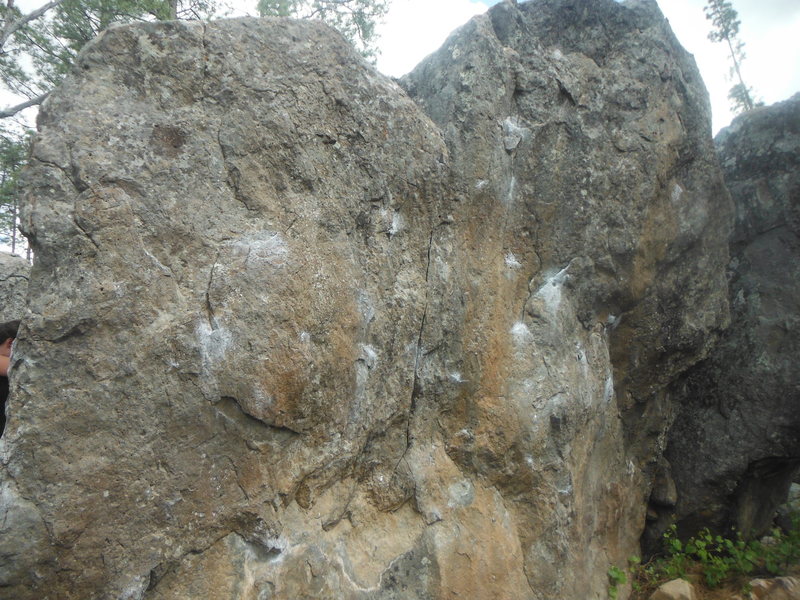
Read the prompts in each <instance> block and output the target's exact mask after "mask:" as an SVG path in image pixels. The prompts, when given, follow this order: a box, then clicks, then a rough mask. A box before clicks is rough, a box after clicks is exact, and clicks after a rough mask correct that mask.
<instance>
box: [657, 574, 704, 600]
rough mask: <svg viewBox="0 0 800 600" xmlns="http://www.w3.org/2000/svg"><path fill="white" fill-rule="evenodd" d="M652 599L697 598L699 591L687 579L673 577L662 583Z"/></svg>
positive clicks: (688, 599) (692, 599)
mask: <svg viewBox="0 0 800 600" xmlns="http://www.w3.org/2000/svg"><path fill="white" fill-rule="evenodd" d="M650 600H697V592H696V591H695V589H694V586H693V585H692V584H691V583H689V582H688V581H686V580H685V579H673V580H672V581H668V582H666V583H664V584H662V585H660V586H659V588H658V589H657V590H656V591H655V592H653V593H652V594H651V595H650Z"/></svg>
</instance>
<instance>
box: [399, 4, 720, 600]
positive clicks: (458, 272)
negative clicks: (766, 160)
mask: <svg viewBox="0 0 800 600" xmlns="http://www.w3.org/2000/svg"><path fill="white" fill-rule="evenodd" d="M402 83H403V85H404V87H405V88H406V89H407V90H408V91H409V94H410V95H411V96H412V97H413V98H414V99H415V100H417V101H418V102H419V103H420V105H421V106H422V107H423V108H424V109H425V110H426V112H427V113H428V114H429V115H430V116H431V118H432V119H433V120H434V121H435V122H436V123H437V125H439V127H440V128H441V130H442V132H443V133H444V136H445V139H446V141H447V144H448V148H449V149H450V161H451V165H452V172H453V175H452V179H453V181H454V186H455V189H456V190H457V193H458V198H460V205H459V207H458V213H454V214H456V216H457V217H458V218H455V219H454V220H453V223H451V224H449V225H448V227H447V228H446V229H442V230H437V232H436V235H435V237H434V242H435V246H434V248H435V250H436V252H435V253H434V257H438V256H442V258H441V259H440V260H439V262H441V263H443V264H447V265H449V270H448V272H447V278H444V277H442V278H440V279H437V277H436V274H435V273H434V274H433V276H432V277H430V278H429V279H430V280H431V285H432V287H433V289H434V290H437V288H438V291H436V293H434V294H433V296H434V297H435V298H453V297H455V298H458V299H459V300H458V302H457V303H454V306H451V307H449V309H448V310H447V311H440V312H441V313H442V314H444V315H446V318H448V319H452V321H451V322H450V323H447V325H446V327H445V333H444V335H445V336H446V337H445V339H446V342H439V341H438V340H436V341H434V340H431V342H430V343H429V344H430V345H431V346H434V345H435V346H436V347H440V348H445V349H446V350H445V351H444V352H439V353H438V354H437V358H439V359H440V361H441V362H440V364H441V365H442V366H441V367H439V368H438V369H437V372H443V371H444V372H452V371H457V372H458V373H459V374H460V377H461V378H462V379H464V380H465V381H466V382H467V383H465V384H464V388H465V389H464V391H462V392H461V394H460V395H457V396H456V397H455V399H454V400H453V401H452V405H453V408H452V409H451V410H448V411H446V412H444V413H443V414H442V415H441V416H438V417H437V418H436V420H435V421H434V420H433V418H431V419H430V421H431V422H435V423H436V425H437V426H438V427H440V428H442V429H443V434H444V436H445V439H446V440H447V441H446V444H447V446H446V449H447V452H448V455H449V457H450V458H452V460H453V461H454V462H455V463H456V464H457V465H458V466H459V468H460V469H461V470H462V471H465V472H473V473H475V474H476V476H480V477H484V478H485V477H488V478H489V481H490V482H492V483H493V484H494V486H495V489H498V490H500V491H501V493H502V494H503V496H504V498H507V499H512V502H510V503H509V502H508V501H507V502H506V504H507V505H510V506H511V507H513V509H514V512H515V514H516V515H517V522H518V523H520V525H519V528H520V537H521V539H522V540H523V543H522V547H523V549H524V551H525V560H526V562H525V570H526V575H527V578H528V581H529V582H530V583H531V587H532V589H534V590H536V591H537V592H540V591H542V590H547V592H540V593H542V594H543V595H542V597H547V598H555V597H558V598H582V597H588V596H587V594H588V592H589V591H590V590H597V589H601V587H603V586H604V585H605V583H606V581H605V568H603V567H602V565H603V564H607V563H608V562H609V560H610V561H611V562H616V563H617V564H624V562H625V561H626V559H627V557H628V556H630V555H632V554H637V553H638V548H637V547H636V544H635V542H634V541H632V540H631V537H630V535H631V534H632V533H633V532H635V531H641V528H642V527H643V525H644V521H645V513H646V505H647V501H648V499H649V497H650V495H651V489H652V488H653V483H654V482H655V483H656V484H658V482H659V480H660V479H662V476H661V474H662V471H663V469H662V468H661V462H660V460H659V458H660V456H661V453H662V451H663V448H664V446H665V443H666V432H667V429H668V427H669V424H670V422H671V418H672V417H673V414H674V413H673V403H672V402H671V400H670V396H669V394H668V392H667V386H668V384H669V383H670V382H671V381H672V380H674V378H675V377H676V375H677V374H678V373H680V372H681V371H682V370H684V369H686V368H687V367H688V366H690V365H692V364H693V363H694V362H696V361H697V360H698V359H699V358H701V357H703V356H705V353H706V352H707V351H708V350H709V349H710V347H711V346H712V345H713V343H714V340H715V339H716V334H717V333H718V332H719V331H720V329H721V328H723V327H724V326H725V325H726V324H727V318H728V312H727V311H728V302H727V299H726V281H725V278H724V268H725V265H726V264H727V256H728V254H727V248H726V245H727V244H726V241H727V237H728V234H729V231H730V228H731V224H732V208H731V206H730V199H729V196H728V193H727V191H726V190H725V189H724V186H723V183H722V179H721V176H720V173H719V169H718V166H717V162H716V157H715V154H714V149H713V146H712V142H711V134H710V126H709V122H710V121H709V119H710V111H709V106H708V100H707V96H706V92H705V90H704V88H703V85H702V82H701V81H700V77H699V75H698V72H697V69H696V67H695V64H694V61H693V59H692V58H691V57H690V56H689V55H688V54H687V53H686V52H685V51H684V50H683V49H682V48H681V47H680V45H679V44H678V42H677V41H676V40H675V38H674V36H673V34H672V33H671V31H670V30H669V27H668V25H667V24H666V22H665V21H664V19H663V17H662V16H661V14H660V12H659V10H658V7H657V6H656V4H655V2H629V3H625V4H622V5H620V4H618V3H616V2H613V1H612V0H608V1H604V0H601V1H585V2H584V1H559V0H541V1H539V2H531V3H526V4H520V5H518V6H515V5H514V4H513V3H510V2H506V3H503V4H500V5H498V6H496V7H495V8H494V9H492V10H491V11H490V12H489V13H488V14H487V15H486V16H484V17H481V18H477V19H473V20H472V21H471V22H470V23H469V24H468V25H467V26H465V27H464V28H462V29H461V30H459V31H458V32H456V33H455V34H453V35H452V36H451V37H450V39H449V40H448V41H447V42H446V43H445V45H444V46H443V48H442V49H441V50H439V51H438V52H437V53H435V54H434V55H433V56H431V57H430V58H429V59H427V60H426V61H424V62H423V63H422V64H421V65H420V66H418V67H417V68H416V69H415V70H414V71H413V72H412V73H411V74H410V75H408V76H407V77H406V78H404V79H403V81H402ZM439 239H442V240H448V241H447V242H445V241H442V242H437V240H439ZM449 240H453V241H452V242H450V241H449ZM509 333H510V334H511V335H510V336H509V335H508V334H509ZM431 387H432V386H427V389H430V388H431ZM424 389H425V388H424ZM440 389H441V388H440ZM446 397H447V394H446V393H445V392H444V390H442V391H439V393H438V395H437V396H436V398H437V401H436V404H434V403H433V402H431V405H433V406H437V407H439V408H438V410H441V406H442V399H443V398H446ZM662 487H664V486H659V485H656V486H655V488H656V489H655V490H654V491H655V492H656V496H657V497H660V496H665V497H668V496H669V489H668V488H669V486H668V485H667V486H666V488H665V490H664V492H665V493H661V488H662ZM543 557H544V558H545V560H544V561H543V560H542V558H543ZM565 572H568V573H570V574H571V575H570V576H569V577H564V573H565Z"/></svg>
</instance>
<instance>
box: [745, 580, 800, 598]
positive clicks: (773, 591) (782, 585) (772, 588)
mask: <svg viewBox="0 0 800 600" xmlns="http://www.w3.org/2000/svg"><path fill="white" fill-rule="evenodd" d="M750 588H751V590H752V591H751V592H750V598H751V599H752V600H800V580H798V579H796V578H795V577H777V578H775V579H754V580H752V581H751V582H750Z"/></svg>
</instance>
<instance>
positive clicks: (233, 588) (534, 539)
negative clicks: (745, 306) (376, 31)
mask: <svg viewBox="0 0 800 600" xmlns="http://www.w3.org/2000/svg"><path fill="white" fill-rule="evenodd" d="M403 85H404V86H405V87H406V89H407V90H408V92H409V94H410V95H411V96H412V97H413V99H414V100H415V101H416V102H417V104H415V103H414V102H412V100H411V99H409V97H408V96H407V95H406V94H405V93H404V92H403V91H402V90H401V89H400V88H399V87H398V86H397V85H395V84H394V83H392V82H390V81H389V80H387V79H385V78H383V77H381V76H379V75H377V74H375V73H374V72H373V71H372V70H371V69H370V68H369V67H367V66H366V65H364V64H363V63H362V62H361V61H360V60H359V59H358V58H356V57H355V56H354V55H353V54H352V53H351V51H350V50H349V49H348V48H347V47H346V46H345V45H344V43H343V42H342V40H341V39H340V38H339V37H338V36H336V35H335V34H333V33H332V32H330V31H329V30H327V29H325V28H323V27H322V26H321V25H317V24H309V23H296V22H291V21H277V20H276V21H270V20H268V21H255V20H237V21H230V22H222V23H217V24H213V25H208V26H204V25H201V24H193V23H173V24H166V25H158V26H156V25H143V26H139V27H128V28H118V29H114V30H111V31H109V32H107V33H106V34H104V35H103V36H102V37H101V38H100V39H99V40H97V41H96V42H95V43H94V44H92V45H91V46H90V48H89V49H87V50H86V51H85V52H84V53H83V55H82V57H81V59H80V61H79V66H78V69H77V71H76V73H75V74H74V75H73V76H72V77H71V78H70V79H69V80H68V81H67V82H66V83H65V85H64V86H63V87H62V88H61V89H60V90H59V91H58V92H56V93H55V94H54V95H53V96H52V97H51V98H50V100H49V101H48V102H47V103H46V105H45V106H44V108H43V112H42V116H41V120H40V129H41V132H40V135H39V138H38V141H37V143H36V146H35V149H34V154H33V167H32V168H31V169H30V171H29V173H28V176H27V200H26V205H25V212H24V216H25V222H26V229H27V233H28V235H29V236H30V237H31V239H32V242H33V244H34V247H35V250H36V264H35V265H34V268H33V272H32V278H31V292H30V298H31V299H30V309H31V315H30V317H29V321H28V323H27V324H26V327H27V330H28V335H27V336H26V337H25V338H23V339H20V341H19V345H18V351H19V353H20V357H21V363H20V365H19V368H18V374H17V378H16V393H17V395H18V398H19V402H20V410H19V411H18V414H17V415H16V416H13V417H12V419H11V420H10V423H9V427H8V433H7V435H6V437H5V439H4V440H3V442H2V446H0V450H1V451H2V460H3V464H4V469H3V472H2V481H3V488H2V495H0V507H2V508H3V510H4V511H8V512H10V511H12V510H13V511H15V512H14V514H13V515H12V516H13V519H11V520H12V521H13V523H14V525H13V526H12V527H11V528H10V530H9V532H8V535H7V536H5V537H3V538H2V539H0V546H2V547H0V555H2V556H4V557H5V558H4V559H3V560H2V561H0V583H2V585H3V586H5V588H4V590H6V591H7V592H8V593H10V594H11V595H12V596H13V597H15V598H20V599H23V598H37V599H41V598H45V597H48V594H49V597H52V598H56V597H58V598H90V597H97V598H106V597H113V598H147V599H155V598H163V599H167V598H170V599H172V598H198V597H237V598H250V597H270V598H284V599H288V598H299V597H313V598H352V599H362V598H363V599H366V598H386V599H390V598H392V599H393V598H397V599H400V598H403V599H405V598H448V597H455V596H459V597H473V598H509V599H510V598H514V599H518V598H536V599H543V598H547V599H558V598H563V599H574V598H602V597H604V596H605V594H606V589H607V578H606V569H607V567H608V565H609V563H615V564H620V563H623V562H624V561H625V559H626V558H627V557H628V556H629V555H631V554H632V553H634V552H635V551H636V545H637V542H638V537H639V533H640V530H641V527H642V525H643V523H644V518H645V501H646V499H647V498H648V496H649V495H650V488H651V484H652V479H653V477H654V475H655V472H656V470H657V469H656V463H655V458H656V456H657V454H658V452H659V449H660V444H661V443H662V442H663V437H664V434H665V430H666V425H667V423H668V421H669V417H670V410H669V401H668V398H667V396H666V395H665V392H664V388H665V386H666V385H667V384H668V383H669V382H670V380H671V379H672V378H673V377H674V376H675V374H676V373H677V372H679V371H680V370H681V369H684V368H685V367H686V366H688V365H690V364H692V363H693V362H695V361H697V360H698V359H699V358H702V357H703V356H704V354H705V352H706V350H707V347H708V346H709V344H710V343H711V342H712V341H713V338H714V335H715V332H716V331H717V330H719V329H720V328H721V327H722V326H724V324H725V322H726V319H727V302H726V297H725V285H724V283H725V282H724V270H723V266H724V265H725V264H726V263H727V247H726V245H725V244H724V243H719V242H717V241H715V240H723V241H724V240H725V239H727V229H728V227H729V222H730V220H731V214H730V209H729V206H728V202H729V199H728V196H727V193H726V192H725V190H724V189H723V188H722V186H721V178H720V175H719V171H718V169H717V167H716V164H715V162H714V158H713V152H712V149H711V140H710V133H709V122H710V119H709V110H708V103H707V100H706V96H705V92H704V90H703V88H702V84H701V82H700V80H699V77H698V74H697V71H696V68H695V66H694V64H693V62H692V61H691V59H690V58H689V57H688V55H687V54H686V53H685V52H684V51H683V50H682V49H681V48H680V46H679V45H678V44H677V42H676V41H675V39H674V37H673V36H672V34H671V32H670V31H669V29H668V27H667V25H666V23H665V21H664V20H663V18H662V17H661V15H660V13H659V12H658V9H657V7H656V4H655V3H654V2H634V3H628V4H625V5H620V4H617V3H615V2H613V1H611V0H608V1H605V0H594V1H592V2H575V1H572V0H563V1H561V2H553V1H549V0H545V1H540V2H536V3H535V4H524V5H520V6H518V7H517V6H514V5H513V4H511V3H507V4H503V5H500V6H498V7H495V8H494V9H493V10H492V11H490V13H489V14H488V15H485V16H482V17H479V18H476V19H474V20H473V21H471V22H470V23H469V24H468V25H467V26H465V27H464V28H463V29H461V30H460V31H458V32H457V33H456V34H454V35H453V36H452V37H451V38H450V39H449V40H448V41H447V43H446V44H445V46H444V47H443V48H442V49H441V50H440V51H439V52H438V53H437V54H435V55H433V56H432V57H431V58H430V59H428V60H427V61H426V62H425V63H423V64H422V65H421V66H420V67H419V68H418V69H417V70H416V71H415V72H414V73H412V74H411V75H410V76H409V77H408V78H406V79H405V80H404V81H403ZM423 111H424V112H423ZM425 113H427V115H429V116H430V118H429V117H428V116H426V114H425ZM65 356H66V357H70V360H69V362H68V364H65V361H64V357H65ZM666 493H667V494H668V493H669V490H667V492H666ZM565 574H569V576H565Z"/></svg>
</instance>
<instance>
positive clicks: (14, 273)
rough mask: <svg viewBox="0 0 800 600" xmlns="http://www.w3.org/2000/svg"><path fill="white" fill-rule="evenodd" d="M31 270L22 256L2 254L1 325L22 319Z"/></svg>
mask: <svg viewBox="0 0 800 600" xmlns="http://www.w3.org/2000/svg"><path fill="white" fill-rule="evenodd" d="M30 270H31V266H30V265H29V264H28V261H27V260H25V259H24V258H22V257H21V256H17V255H15V254H8V253H6V252H0V323H5V322H6V321H13V320H16V319H21V318H22V315H23V313H24V311H25V294H26V293H27V291H28V276H29V273H30Z"/></svg>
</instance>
